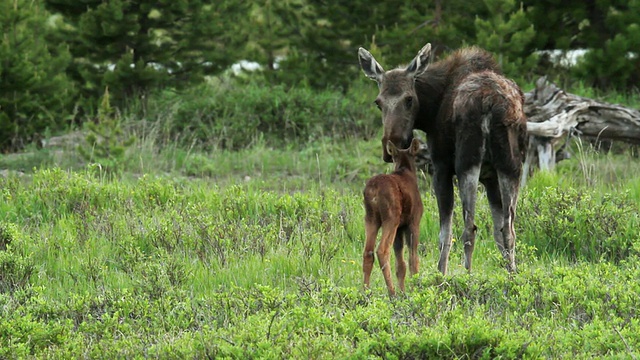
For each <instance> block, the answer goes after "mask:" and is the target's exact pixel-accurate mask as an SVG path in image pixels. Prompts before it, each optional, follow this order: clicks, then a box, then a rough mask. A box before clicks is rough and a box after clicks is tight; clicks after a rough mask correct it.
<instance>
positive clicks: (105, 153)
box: [78, 88, 135, 173]
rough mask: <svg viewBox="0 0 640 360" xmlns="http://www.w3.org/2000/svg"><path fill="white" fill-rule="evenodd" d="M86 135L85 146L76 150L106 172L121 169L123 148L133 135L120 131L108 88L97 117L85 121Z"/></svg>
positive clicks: (131, 141) (119, 123) (120, 119)
mask: <svg viewBox="0 0 640 360" xmlns="http://www.w3.org/2000/svg"><path fill="white" fill-rule="evenodd" d="M85 128H86V130H87V137H86V139H85V141H86V145H85V146H81V145H79V146H78V152H79V153H80V155H81V156H82V157H83V158H85V160H87V161H90V162H93V163H97V164H99V165H100V166H101V168H102V169H103V170H104V171H105V172H108V173H118V172H119V171H121V170H122V166H123V164H122V162H123V160H124V152H125V150H126V149H127V148H128V147H129V146H131V145H132V144H133V143H134V141H135V137H133V136H130V137H126V138H125V136H124V134H123V131H122V118H121V117H120V113H119V112H118V111H116V110H114V109H113V108H112V107H111V102H110V99H109V89H108V88H107V89H106V90H105V92H104V95H103V96H102V100H101V102H100V107H99V108H98V117H97V119H96V121H95V122H86V123H85Z"/></svg>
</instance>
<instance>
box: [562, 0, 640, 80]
mask: <svg viewBox="0 0 640 360" xmlns="http://www.w3.org/2000/svg"><path fill="white" fill-rule="evenodd" d="M600 5H601V6H602V7H604V6H608V7H606V8H603V9H602V10H603V13H604V16H603V18H604V24H603V25H602V26H604V27H605V28H606V31H605V33H606V34H610V35H609V38H608V39H606V40H604V41H601V42H595V41H594V42H591V43H589V51H588V52H587V53H586V54H585V56H584V58H583V59H581V60H580V61H579V63H578V65H577V66H576V67H575V68H574V69H573V71H572V73H573V74H574V76H575V77H577V78H580V79H583V80H586V81H587V82H589V83H591V84H593V85H596V86H599V87H601V88H617V89H629V88H630V87H637V86H638V83H639V82H640V56H639V55H638V49H640V0H630V1H628V2H625V3H624V4H618V3H617V2H616V1H611V2H603V3H602V4H600Z"/></svg>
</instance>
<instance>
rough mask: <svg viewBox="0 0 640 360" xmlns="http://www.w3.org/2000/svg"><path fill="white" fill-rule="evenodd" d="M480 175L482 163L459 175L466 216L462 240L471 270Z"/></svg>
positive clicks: (465, 263) (466, 262)
mask: <svg viewBox="0 0 640 360" xmlns="http://www.w3.org/2000/svg"><path fill="white" fill-rule="evenodd" d="M479 177H480V165H476V166H473V167H471V168H470V169H468V170H467V171H465V172H464V173H462V174H461V175H459V176H458V187H459V190H460V201H461V202H462V214H463V217H464V232H463V233H462V242H463V244H464V267H465V268H466V269H467V271H471V261H472V258H473V249H474V246H475V242H476V230H477V228H476V225H475V223H474V219H475V213H476V199H477V196H478V180H479Z"/></svg>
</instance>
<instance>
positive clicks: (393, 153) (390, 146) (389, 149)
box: [387, 140, 398, 157]
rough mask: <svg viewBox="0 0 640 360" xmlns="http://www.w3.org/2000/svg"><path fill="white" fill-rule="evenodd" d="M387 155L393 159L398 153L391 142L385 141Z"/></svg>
mask: <svg viewBox="0 0 640 360" xmlns="http://www.w3.org/2000/svg"><path fill="white" fill-rule="evenodd" d="M387 153H388V154H389V155H391V156H392V157H395V156H396V155H397V153H398V148H397V147H396V145H395V144H394V143H393V141H391V140H389V141H387Z"/></svg>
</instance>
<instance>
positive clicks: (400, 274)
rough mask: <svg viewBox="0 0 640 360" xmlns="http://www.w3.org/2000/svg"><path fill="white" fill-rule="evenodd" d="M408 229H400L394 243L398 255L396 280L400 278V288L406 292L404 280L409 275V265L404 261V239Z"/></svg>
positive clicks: (394, 249)
mask: <svg viewBox="0 0 640 360" xmlns="http://www.w3.org/2000/svg"><path fill="white" fill-rule="evenodd" d="M405 236H406V229H405V228H404V227H403V228H399V229H398V230H397V231H396V239H395V241H394V242H393V251H394V253H395V254H396V278H398V287H399V288H400V291H402V292H404V279H405V277H406V275H407V263H406V262H405V261H404V254H403V250H404V238H405Z"/></svg>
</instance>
